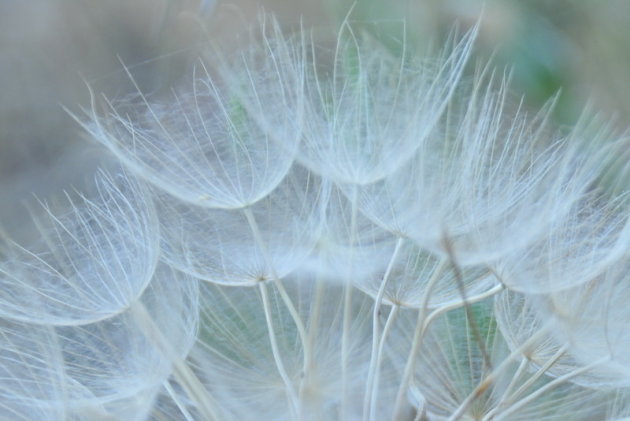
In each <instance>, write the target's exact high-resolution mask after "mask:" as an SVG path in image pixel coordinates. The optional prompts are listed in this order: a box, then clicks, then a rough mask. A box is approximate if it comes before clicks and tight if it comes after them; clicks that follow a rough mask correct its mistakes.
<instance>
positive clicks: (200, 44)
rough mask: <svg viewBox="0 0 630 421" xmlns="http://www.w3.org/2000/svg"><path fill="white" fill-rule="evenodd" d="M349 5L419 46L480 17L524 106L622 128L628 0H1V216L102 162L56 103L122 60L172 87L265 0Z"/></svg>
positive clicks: (629, 83)
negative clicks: (551, 102)
mask: <svg viewBox="0 0 630 421" xmlns="http://www.w3.org/2000/svg"><path fill="white" fill-rule="evenodd" d="M353 3H355V4H354V9H353V13H352V19H355V20H359V21H371V20H377V21H379V22H381V23H382V24H383V25H381V26H380V27H382V28H387V25H388V22H392V27H396V28H400V25H399V22H400V21H401V20H402V19H404V20H405V21H406V29H407V37H408V40H409V41H410V42H411V44H412V45H414V46H416V47H417V51H418V54H422V52H423V51H426V46H427V45H429V44H430V43H431V42H432V43H433V44H436V45H439V43H440V42H441V40H443V39H444V38H445V36H446V35H447V34H448V32H449V31H450V30H451V28H452V27H453V25H454V24H456V23H457V24H458V25H459V28H461V30H465V29H466V28H469V27H470V26H472V25H474V24H475V23H476V22H477V21H478V20H479V19H481V29H480V36H479V39H478V41H477V43H476V50H475V54H476V55H477V56H478V57H479V58H480V60H486V59H487V58H488V57H490V56H491V55H493V56H494V58H493V63H495V65H496V66H498V67H499V68H504V67H509V68H511V69H512V71H513V78H512V88H513V91H514V93H515V95H516V96H517V97H520V96H521V95H524V96H525V98H526V104H528V106H530V107H532V108H533V109H536V108H537V107H540V106H541V105H542V104H543V103H544V102H545V101H547V100H548V99H549V98H550V97H551V96H553V95H554V94H556V93H557V92H558V91H561V95H560V99H559V105H558V107H557V109H556V111H555V114H554V116H555V118H556V119H557V121H558V122H559V123H560V124H571V123H572V122H573V121H574V120H575V119H576V117H577V116H578V115H579V113H580V112H581V110H582V109H583V107H584V105H585V104H586V103H587V102H589V101H590V102H591V103H592V104H594V105H593V109H595V110H599V112H600V113H601V115H602V116H604V117H605V118H610V119H611V120H612V121H613V124H615V125H616V126H617V128H618V129H619V130H625V129H626V128H627V126H628V121H630V80H629V79H630V1H628V0H598V1H596V0H590V1H589V0H520V1H519V0H486V1H481V0H359V1H356V2H353V1H351V0H247V1H246V0H234V1H218V0H217V1H209V0H106V1H105V0H29V1H21V2H18V1H12V0H0V197H1V198H2V200H1V201H0V222H2V224H3V225H11V224H17V225H19V224H20V223H25V221H26V220H27V219H26V218H25V217H24V212H23V211H22V208H21V204H22V203H23V201H24V200H25V199H28V198H29V197H31V194H32V193H34V194H36V195H37V196H38V197H42V198H46V197H47V196H48V195H49V194H50V192H59V191H60V190H61V189H63V188H67V187H68V186H70V185H72V184H73V183H74V182H75V181H76V180H78V179H79V178H81V177H82V176H84V175H87V174H90V173H91V172H92V171H93V170H94V168H95V167H96V165H97V164H98V162H99V161H100V159H101V156H102V155H101V153H100V152H99V150H98V148H96V147H95V146H94V145H92V144H91V143H90V142H89V141H87V140H86V136H85V135H84V134H83V133H82V131H81V130H80V129H79V128H78V125H77V123H76V122H74V121H73V120H72V119H71V118H70V117H69V116H68V115H67V114H66V113H65V111H64V110H63V108H62V106H65V107H68V108H69V109H71V110H75V111H76V110H79V108H80V107H81V106H88V105H89V94H88V89H87V86H86V83H87V84H89V85H90V86H92V87H93V88H94V89H95V90H96V91H98V92H105V93H106V94H107V95H108V96H109V97H112V98H116V97H119V96H122V95H124V94H125V93H126V92H129V91H130V89H132V87H131V86H130V83H129V80H128V78H126V76H125V74H124V71H123V66H122V64H121V62H122V63H125V65H126V66H128V67H129V68H130V70H131V71H132V72H133V74H134V75H135V76H136V77H137V78H138V81H139V83H140V84H141V86H142V88H143V89H146V90H148V91H151V90H156V89H160V88H164V87H168V85H169V83H171V82H172V80H174V79H175V78H176V75H177V74H178V73H179V72H181V70H182V63H184V62H186V61H187V60H189V59H190V58H191V57H194V55H195V54H196V51H199V50H200V49H203V48H204V45H207V43H208V40H211V41H212V42H221V43H230V42H235V41H237V39H238V38H237V37H236V36H235V35H238V34H239V33H242V32H243V31H245V29H246V28H247V27H248V26H249V24H250V22H251V21H254V20H255V19H256V17H257V15H258V14H259V12H260V11H261V10H265V11H268V12H273V13H275V14H276V15H277V16H278V18H279V20H280V21H281V23H283V24H286V26H287V27H296V26H298V25H300V23H301V24H302V25H304V26H305V27H309V26H311V25H317V26H323V27H335V26H336V25H338V24H339V22H340V21H341V20H342V19H343V17H344V16H345V15H346V14H347V12H348V10H349V8H350V7H351V5H352V4H353ZM480 16H482V17H481V18H480ZM396 30H398V29H396Z"/></svg>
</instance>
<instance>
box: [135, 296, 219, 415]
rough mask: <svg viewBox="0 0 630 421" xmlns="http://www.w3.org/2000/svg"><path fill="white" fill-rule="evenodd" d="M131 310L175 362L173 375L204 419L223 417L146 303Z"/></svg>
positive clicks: (146, 331) (149, 335) (215, 402)
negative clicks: (167, 337) (157, 323)
mask: <svg viewBox="0 0 630 421" xmlns="http://www.w3.org/2000/svg"><path fill="white" fill-rule="evenodd" d="M131 310H132V314H133V316H134V318H135V319H136V321H137V322H138V324H139V325H140V326H142V328H143V329H144V331H145V334H146V335H147V337H148V338H150V339H151V340H152V341H153V342H154V343H155V344H156V346H157V347H158V349H160V351H162V352H163V353H164V354H165V356H166V358H168V359H169V361H171V362H172V363H173V376H174V377H175V380H177V382H178V383H179V384H180V386H181V387H182V388H183V389H184V391H185V392H186V394H187V395H188V396H189V397H190V398H191V399H192V400H193V402H195V405H196V406H197V408H198V409H199V412H200V413H201V416H202V417H203V418H204V420H205V421H218V420H220V419H221V417H219V415H218V414H219V410H218V409H217V408H218V407H219V404H218V403H217V401H216V400H215V399H214V398H213V397H212V395H210V393H208V391H207V390H206V388H205V386H204V385H203V384H202V383H201V381H200V380H199V378H198V377H197V375H196V374H195V373H194V372H193V371H192V370H191V368H190V367H189V366H188V364H186V362H185V361H184V360H182V358H181V357H180V356H179V355H178V353H177V352H175V350H174V349H173V347H172V346H171V344H170V343H169V342H168V340H167V339H166V338H165V337H164V335H163V334H162V332H161V331H160V328H159V327H158V326H156V324H155V322H154V321H153V318H152V317H151V315H150V314H149V312H148V311H147V309H146V307H145V306H144V304H143V303H142V302H141V301H138V302H137V303H136V304H135V305H134V306H132V307H131Z"/></svg>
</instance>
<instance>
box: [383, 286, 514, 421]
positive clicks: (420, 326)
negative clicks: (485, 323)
mask: <svg viewBox="0 0 630 421" xmlns="http://www.w3.org/2000/svg"><path fill="white" fill-rule="evenodd" d="M503 288H504V286H503V285H495V286H494V287H492V288H490V289H489V290H488V291H485V292H483V293H481V294H478V295H475V296H472V297H470V298H469V299H468V304H475V303H477V302H479V301H483V300H485V299H486V298H489V297H492V296H493V295H495V294H497V293H499V292H501V291H503ZM463 305H464V304H463V303H462V302H459V303H452V304H449V305H445V306H442V307H439V308H437V309H435V310H433V311H432V312H431V314H429V316H427V317H426V319H425V318H424V315H423V314H422V313H423V311H422V309H421V310H420V311H419V312H418V320H417V321H416V329H415V331H414V337H413V340H412V346H411V351H409V357H408V358H407V365H406V366H405V370H404V372H403V379H402V381H401V383H400V387H399V389H398V394H397V395H396V403H395V405H394V419H398V418H399V417H400V414H401V411H402V403H403V401H404V396H405V393H406V392H407V387H408V385H409V381H410V380H411V376H412V375H413V370H414V368H415V361H416V358H415V357H416V355H417V353H418V350H419V348H420V345H421V344H422V339H423V338H424V333H425V332H426V331H427V329H428V328H429V326H430V325H431V323H432V322H433V321H434V320H435V319H436V318H437V317H438V316H440V315H442V314H444V313H447V312H449V311H451V310H455V309H457V308H460V307H462V306H463ZM397 417H398V418H397Z"/></svg>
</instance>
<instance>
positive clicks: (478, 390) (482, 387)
mask: <svg viewBox="0 0 630 421" xmlns="http://www.w3.org/2000/svg"><path fill="white" fill-rule="evenodd" d="M548 327H549V325H547V326H544V327H543V328H541V329H540V330H539V331H538V332H536V333H535V334H534V335H533V336H531V337H530V338H529V339H527V340H526V341H525V342H523V344H521V346H519V347H518V348H516V349H514V350H513V351H512V352H511V353H510V355H508V356H507V357H506V358H505V359H504V360H503V361H502V362H501V364H499V366H498V367H495V368H494V369H493V370H492V371H491V372H490V373H489V374H488V375H487V376H486V377H485V378H484V379H483V380H482V381H481V382H480V383H479V384H478V385H477V387H475V389H474V390H473V391H472V393H470V395H468V397H466V399H464V401H463V402H462V403H461V404H460V406H459V407H458V408H457V409H456V410H455V412H454V413H453V414H451V416H450V417H449V418H448V420H447V421H457V420H458V419H460V418H461V417H462V416H463V415H464V413H465V412H466V411H467V410H468V408H469V407H470V405H471V404H472V403H473V402H474V400H475V399H477V398H479V397H480V396H481V395H483V393H484V392H485V391H486V390H488V388H489V387H490V386H491V385H492V383H494V381H495V380H496V378H497V377H498V376H499V374H500V373H501V372H502V371H503V370H505V369H506V368H507V367H508V366H509V365H510V364H511V363H512V361H513V360H514V359H515V358H517V357H518V356H520V355H522V354H523V351H525V350H526V349H528V348H530V347H531V346H532V344H535V343H536V342H537V341H539V340H540V338H541V336H543V335H544V334H546V333H547V328H548Z"/></svg>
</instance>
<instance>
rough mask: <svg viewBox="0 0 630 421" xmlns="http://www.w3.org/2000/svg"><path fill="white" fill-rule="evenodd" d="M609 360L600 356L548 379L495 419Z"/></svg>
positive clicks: (498, 420)
mask: <svg viewBox="0 0 630 421" xmlns="http://www.w3.org/2000/svg"><path fill="white" fill-rule="evenodd" d="M609 360H610V356H606V357H603V358H600V359H599V360H597V361H595V362H593V363H591V364H589V365H586V366H584V367H580V368H578V369H575V370H573V371H572V372H570V373H567V374H565V375H564V376H560V377H557V378H555V379H554V380H552V381H550V382H549V383H547V384H546V385H544V386H543V387H541V388H539V389H536V391H535V392H533V393H532V394H530V395H528V396H527V397H525V398H523V399H521V400H520V401H517V402H515V403H514V404H512V405H511V406H510V407H509V408H508V409H507V410H506V411H505V412H503V413H502V414H500V415H499V416H498V417H497V418H496V421H501V420H503V419H505V417H507V416H508V415H511V414H512V413H514V412H515V411H517V410H518V409H521V408H522V407H523V406H525V405H527V404H528V403H530V402H531V401H533V400H534V399H536V398H538V397H539V396H540V395H542V394H544V393H547V391H549V390H551V389H553V388H554V387H556V386H558V385H560V384H562V383H564V382H566V381H568V380H571V378H573V377H575V376H578V375H580V374H582V373H584V372H586V371H588V370H590V369H592V368H594V367H597V366H598V365H600V364H602V363H605V362H606V361H609Z"/></svg>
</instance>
